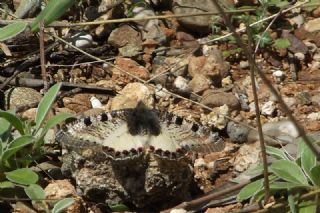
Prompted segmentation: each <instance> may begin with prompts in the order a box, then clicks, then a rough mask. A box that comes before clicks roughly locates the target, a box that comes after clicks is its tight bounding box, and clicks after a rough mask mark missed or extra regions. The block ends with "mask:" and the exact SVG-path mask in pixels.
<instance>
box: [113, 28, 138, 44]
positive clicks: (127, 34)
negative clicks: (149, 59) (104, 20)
mask: <svg viewBox="0 0 320 213" xmlns="http://www.w3.org/2000/svg"><path fill="white" fill-rule="evenodd" d="M108 44H110V45H112V46H114V47H116V48H120V47H123V46H126V45H128V44H134V45H136V46H139V45H140V46H141V44H142V39H141V35H140V33H139V32H138V31H136V30H135V29H133V28H132V27H131V26H129V25H122V26H120V27H118V28H116V29H114V30H113V31H112V32H111V34H110V36H109V38H108Z"/></svg>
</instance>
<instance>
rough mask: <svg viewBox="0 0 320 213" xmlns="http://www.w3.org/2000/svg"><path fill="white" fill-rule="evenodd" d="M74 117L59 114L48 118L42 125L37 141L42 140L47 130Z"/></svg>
mask: <svg viewBox="0 0 320 213" xmlns="http://www.w3.org/2000/svg"><path fill="white" fill-rule="evenodd" d="M71 117H74V115H72V114H69V113H59V114H57V115H55V116H54V117H52V118H50V119H49V120H48V121H47V122H46V124H45V125H44V127H43V129H42V132H41V136H40V138H39V139H43V137H44V136H45V135H46V134H47V132H48V130H49V129H50V128H52V127H54V126H55V125H57V124H59V123H61V122H62V121H64V120H66V119H68V118H71Z"/></svg>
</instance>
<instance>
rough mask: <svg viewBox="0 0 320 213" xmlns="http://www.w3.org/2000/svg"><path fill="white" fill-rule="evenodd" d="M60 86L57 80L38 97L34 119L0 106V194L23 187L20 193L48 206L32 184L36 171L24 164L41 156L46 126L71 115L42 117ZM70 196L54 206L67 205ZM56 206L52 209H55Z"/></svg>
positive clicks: (3, 195)
mask: <svg viewBox="0 0 320 213" xmlns="http://www.w3.org/2000/svg"><path fill="white" fill-rule="evenodd" d="M60 87H61V83H58V84H56V85H54V86H52V87H51V88H50V90H49V91H48V92H47V93H46V95H45V96H44V97H43V99H42V100H41V101H40V103H39V106H38V109H37V114H36V118H35V121H34V122H27V121H23V120H21V119H20V118H19V117H18V116H17V115H15V113H14V112H13V111H2V110H0V196H2V197H6V196H8V191H7V189H14V190H11V192H12V193H13V195H15V196H17V194H16V192H17V193H18V192H19V191H21V189H23V191H24V193H25V194H26V195H27V196H28V197H29V198H30V199H32V200H33V202H38V203H39V204H40V205H41V206H42V207H43V209H44V210H45V211H46V212H49V210H48V208H47V205H46V203H45V201H44V199H45V194H44V191H43V189H42V188H41V186H39V185H37V184H36V183H37V181H38V175H37V173H35V172H34V171H32V170H31V169H30V168H28V166H29V165H30V163H32V162H33V160H35V159H36V158H37V157H40V156H41V153H42V151H43V150H42V149H43V145H44V137H45V135H46V133H47V132H48V130H49V129H50V128H52V127H53V126H55V125H57V124H59V123H60V122H62V121H64V120H65V119H67V118H69V117H71V116H72V115H70V114H67V113H61V114H58V115H55V116H53V117H52V118H50V119H48V120H46V115H47V114H48V112H49V111H50V109H51V106H52V104H53V102H54V100H55V98H56V96H57V94H58V92H59V90H60ZM12 193H11V194H12ZM18 197H19V196H18ZM70 199H71V198H66V199H63V200H61V201H59V202H57V203H56V204H55V206H57V205H58V207H54V209H58V210H59V209H61V206H66V205H67V204H68V205H70V204H71V203H72V202H71V201H70ZM68 205H67V206H68ZM58 210H55V211H53V210H52V212H59V211H60V210H59V211H58Z"/></svg>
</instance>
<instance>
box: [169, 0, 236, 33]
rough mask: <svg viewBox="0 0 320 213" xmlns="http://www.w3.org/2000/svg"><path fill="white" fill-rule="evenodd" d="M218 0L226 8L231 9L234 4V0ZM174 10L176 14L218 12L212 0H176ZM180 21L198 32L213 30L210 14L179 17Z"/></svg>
mask: <svg viewBox="0 0 320 213" xmlns="http://www.w3.org/2000/svg"><path fill="white" fill-rule="evenodd" d="M218 2H219V3H220V5H221V6H222V7H223V8H224V9H228V8H229V9H230V7H232V6H233V1H229V0H219V1H218ZM172 11H173V13H174V14H189V13H199V12H203V11H207V12H217V9H216V7H215V5H214V3H213V2H212V1H210V0H174V1H173V8H172ZM178 21H179V22H180V23H181V24H182V25H183V26H184V27H186V28H187V29H189V30H191V31H193V32H196V33H199V32H204V33H208V32H210V31H211V29H210V24H211V22H212V20H211V17H210V16H194V17H183V18H179V19H178Z"/></svg>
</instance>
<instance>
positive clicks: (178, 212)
mask: <svg viewBox="0 0 320 213" xmlns="http://www.w3.org/2000/svg"><path fill="white" fill-rule="evenodd" d="M170 213H187V211H186V210H184V209H172V210H171V211H170Z"/></svg>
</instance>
